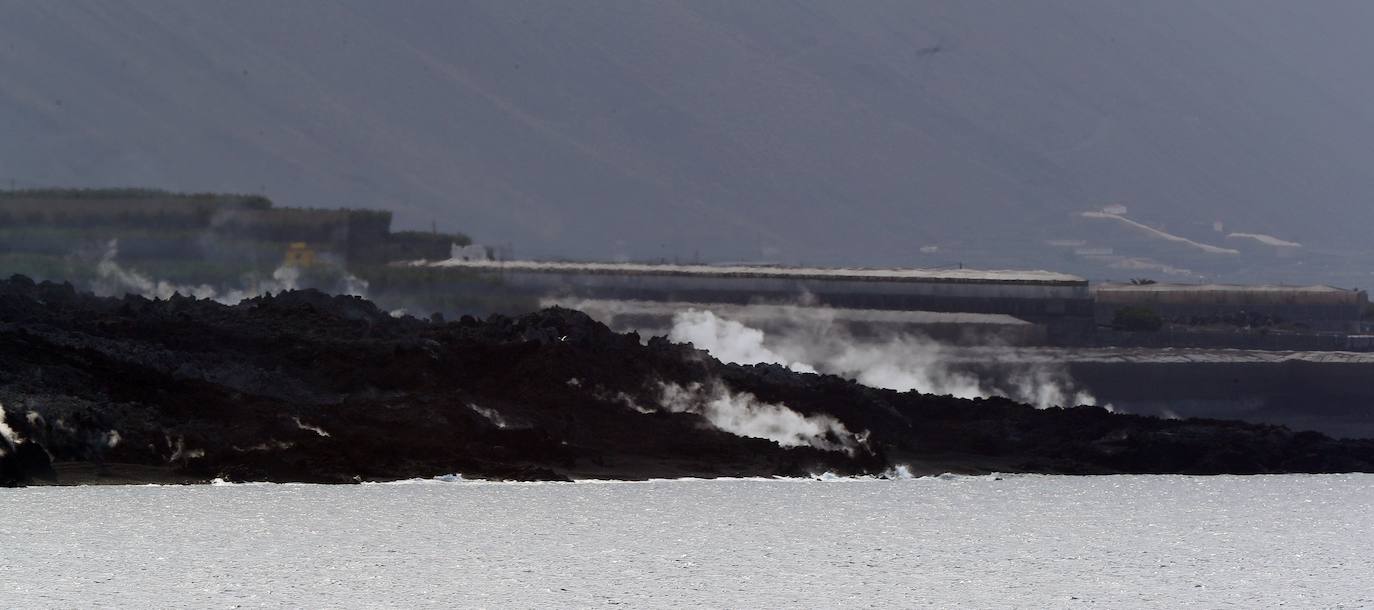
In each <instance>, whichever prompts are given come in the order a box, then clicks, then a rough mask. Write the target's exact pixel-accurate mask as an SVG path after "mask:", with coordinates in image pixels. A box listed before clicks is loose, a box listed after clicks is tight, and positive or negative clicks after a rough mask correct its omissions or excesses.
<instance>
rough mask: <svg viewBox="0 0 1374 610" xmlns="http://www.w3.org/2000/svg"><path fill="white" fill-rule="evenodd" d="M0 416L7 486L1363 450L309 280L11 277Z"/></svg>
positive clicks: (1314, 437) (987, 465)
mask: <svg viewBox="0 0 1374 610" xmlns="http://www.w3.org/2000/svg"><path fill="white" fill-rule="evenodd" d="M0 404H3V406H4V409H5V415H4V421H5V423H6V425H7V428H6V429H5V434H4V440H0V451H3V452H4V456H3V457H0V482H3V483H4V484H11V485H12V484H24V483H31V482H43V481H56V482H59V483H72V482H103V481H113V482H120V481H198V480H208V479H211V478H214V477H222V478H226V479H230V480H267V481H317V482H351V481H358V480H376V479H395V478H408V477H428V476H436V475H441V474H446V473H452V472H461V473H464V474H465V475H469V476H483V477H493V478H505V479H563V478H570V477H571V478H577V477H599V478H644V477H655V476H743V475H804V474H808V473H818V472H823V471H832V472H836V473H848V474H858V473H871V474H878V473H882V472H884V471H886V470H889V469H891V468H893V467H895V466H906V467H908V468H910V469H911V470H913V471H915V472H943V471H962V472H980V471H990V470H998V471H1008V472H1010V471H1025V472H1063V473H1110V472H1142V473H1145V472H1157V473H1167V472H1183V473H1260V472H1331V471H1374V441H1335V440H1332V439H1329V438H1327V437H1325V436H1322V435H1320V434H1316V433H1294V432H1291V431H1289V430H1287V429H1285V428H1280V427H1273V426H1263V425H1252V424H1243V423H1238V422H1227V421H1211V420H1183V421H1170V420H1158V419H1151V418H1143V417H1136V416H1128V415H1115V414H1111V413H1108V412H1106V411H1104V410H1102V409H1098V408H1094V407H1077V408H1070V409H1049V410H1036V409H1034V408H1031V407H1028V406H1024V405H1019V404H1015V403H1012V402H1010V401H1006V400H997V399H993V400H972V401H970V400H960V399H954V398H949V397H939V396H928V395H920V394H916V393H904V394H903V393H897V392H892V391H886V390H876V389H872V388H867V387H863V386H860V385H857V384H855V383H853V382H851V381H848V380H845V379H841V378H838V377H831V376H820V375H808V374H798V373H793V372H791V371H788V370H786V369H783V368H781V367H776V366H736V365H725V364H722V363H720V362H718V361H716V360H714V359H713V358H711V357H709V356H708V355H707V354H706V353H705V352H702V351H698V350H696V349H694V348H692V347H691V346H690V345H677V344H672V343H669V342H668V341H666V340H664V339H661V338H654V339H650V340H649V341H648V342H647V344H644V343H642V342H641V340H640V337H638V336H637V335H634V334H616V333H613V332H611V331H610V330H608V329H607V328H606V327H605V326H603V325H602V324H600V323H597V322H595V321H593V320H591V319H590V318H588V317H587V316H585V315H583V314H581V313H579V312H576V311H571V310H567V309H548V310H544V311H541V312H538V313H535V314H531V315H528V316H525V317H522V318H519V319H510V318H504V317H499V316H493V317H492V318H489V319H486V320H480V321H479V320H475V319H472V318H466V317H465V318H463V319H461V320H458V321H454V322H443V321H441V320H428V321H427V320H418V319H415V318H410V317H404V318H393V317H391V316H390V315H388V314H387V313H385V312H383V311H381V310H379V309H378V308H377V307H375V306H374V305H373V304H371V303H369V302H368V301H366V300H363V299H360V298H356V297H338V296H328V295H325V294H323V293H319V292H314V291H298V292H288V293H283V294H281V295H278V296H269V297H262V298H257V299H251V300H247V301H244V302H242V303H240V304H239V305H236V306H225V305H220V304H217V303H214V302H210V301H198V300H195V299H191V298H182V297H174V298H172V299H170V300H166V301H158V300H147V299H144V298H141V297H132V296H131V297H125V298H122V299H113V298H98V297H94V296H91V295H88V294H82V293H79V292H77V291H76V290H74V289H73V288H72V287H71V286H69V285H59V284H51V283H41V284H36V283H34V282H32V281H30V280H28V279H27V278H23V277H18V276H16V277H15V278H12V279H10V280H8V281H0ZM760 436H761V437H766V438H756V437H760ZM769 439H774V440H769ZM775 441H778V442H775ZM780 443H781V444H780Z"/></svg>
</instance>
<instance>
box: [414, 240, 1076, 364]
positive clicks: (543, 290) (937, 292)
mask: <svg viewBox="0 0 1374 610" xmlns="http://www.w3.org/2000/svg"><path fill="white" fill-rule="evenodd" d="M420 264H423V265H427V266H431V267H436V268H447V269H462V270H467V271H470V272H472V273H474V274H476V275H478V276H481V277H487V278H490V279H492V280H495V281H499V282H500V284H501V285H502V286H503V288H504V289H506V290H511V291H517V292H525V293H528V294H534V295H539V296H540V297H544V298H579V299H614V300H626V301H656V302H679V303H721V304H735V305H749V304H761V303H771V304H794V303H804V304H809V305H819V306H827V307H835V308H845V309H856V310H895V311H928V312H960V313H976V314H1003V315H1007V316H1012V317H1015V318H1018V319H1020V320H1025V321H1027V322H1030V323H1033V324H1036V325H1040V326H1043V327H1044V328H1045V329H1046V335H1047V337H1048V339H1049V340H1050V341H1051V342H1055V343H1066V342H1075V341H1080V340H1082V339H1083V338H1084V337H1086V336H1089V335H1090V334H1091V333H1092V328H1093V324H1094V322H1093V311H1094V310H1093V303H1092V295H1091V292H1090V291H1089V288H1088V282H1087V280H1084V279H1083V278H1080V277H1076V276H1072V275H1066V274H1062V273H1053V272H1048V271H980V270H973V269H877V268H854V269H842V268H803V267H780V266H776V267H775V266H756V265H730V266H725V265H668V264H661V265H655V264H637V263H565V262H538V261H489V260H461V259H450V260H446V261H438V262H426V263H420Z"/></svg>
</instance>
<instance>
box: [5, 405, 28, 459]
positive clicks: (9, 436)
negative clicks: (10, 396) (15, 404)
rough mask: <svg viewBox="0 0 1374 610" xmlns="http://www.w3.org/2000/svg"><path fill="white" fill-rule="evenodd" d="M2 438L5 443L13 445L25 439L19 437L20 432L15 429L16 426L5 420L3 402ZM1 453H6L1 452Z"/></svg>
mask: <svg viewBox="0 0 1374 610" xmlns="http://www.w3.org/2000/svg"><path fill="white" fill-rule="evenodd" d="M0 439H3V440H4V441H5V445H8V446H11V447H15V446H18V445H19V443H20V441H22V440H24V439H22V438H20V437H19V433H18V432H15V431H14V428H11V427H10V425H9V422H6V421H5V405H3V404H0ZM3 450H4V445H0V451H3ZM0 455H4V454H3V453H0Z"/></svg>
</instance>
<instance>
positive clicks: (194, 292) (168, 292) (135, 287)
mask: <svg viewBox="0 0 1374 610" xmlns="http://www.w3.org/2000/svg"><path fill="white" fill-rule="evenodd" d="M118 256H119V242H118V241H117V240H111V241H110V242H109V244H108V245H107V246H106V247H105V253H104V256H102V257H101V259H100V262H99V263H97V264H96V268H95V271H96V279H95V282H94V286H93V289H94V292H95V293H96V294H98V295H101V296H122V295H125V294H136V295H139V296H142V297H146V298H149V299H169V298H171V297H172V295H175V294H180V295H182V296H190V297H195V298H197V299H210V300H213V301H217V302H220V303H223V304H225V305H235V304H237V303H239V302H240V301H243V300H244V299H250V298H253V297H258V296H262V295H264V294H275V293H279V292H283V291H287V290H299V289H300V288H302V286H301V270H300V268H299V267H295V266H292V265H281V266H279V267H277V268H276V269H275V270H273V271H272V277H271V278H267V279H263V280H260V281H258V282H255V284H256V285H255V286H253V287H252V289H229V290H223V291H221V290H219V289H217V288H215V287H214V286H210V285H209V284H178V283H175V282H169V281H167V280H159V279H154V278H151V277H149V276H148V275H146V274H144V273H142V272H140V271H138V270H136V269H131V268H128V267H125V266H123V265H121V264H119V262H118V261H117V260H116V259H117V258H118ZM367 288H368V284H367V281H366V280H364V279H361V278H359V277H357V276H354V275H352V274H350V273H343V274H342V276H341V277H340V279H339V285H338V286H337V287H336V289H335V292H338V293H339V294H346V295H351V296H362V297H365V296H367Z"/></svg>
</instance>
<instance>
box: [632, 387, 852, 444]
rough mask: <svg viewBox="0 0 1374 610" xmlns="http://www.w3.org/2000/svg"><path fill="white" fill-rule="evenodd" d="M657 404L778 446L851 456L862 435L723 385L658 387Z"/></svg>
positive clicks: (832, 420)
mask: <svg viewBox="0 0 1374 610" xmlns="http://www.w3.org/2000/svg"><path fill="white" fill-rule="evenodd" d="M659 404H660V405H661V406H662V408H663V409H664V410H667V411H672V412H674V413H696V414H698V415H701V416H702V417H704V418H706V420H707V421H709V422H711V425H713V426H715V427H717V428H719V429H721V430H724V431H726V432H729V433H731V434H734V435H736V436H746V437H750V438H762V439H767V440H770V441H773V442H775V443H777V444H779V445H781V446H783V447H815V448H817V449H822V450H825V451H843V452H846V453H849V454H851V455H852V454H853V453H854V452H855V451H857V450H858V449H859V447H861V446H863V445H864V444H865V443H866V439H867V434H854V433H852V432H850V431H849V430H848V429H847V428H845V426H844V424H843V423H841V422H840V421H839V420H837V419H835V418H833V417H830V416H828V415H802V414H801V413H798V412H796V411H793V410H792V409H790V408H788V407H787V405H782V404H773V403H767V402H763V401H760V400H759V399H757V398H756V397H754V395H753V394H749V393H747V392H740V393H735V392H731V391H730V390H729V388H727V387H725V385H724V384H723V383H720V382H717V381H712V382H709V383H707V384H704V385H703V384H701V383H691V384H688V385H687V386H681V385H678V384H675V383H665V384H662V387H661V394H660V396H659Z"/></svg>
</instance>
